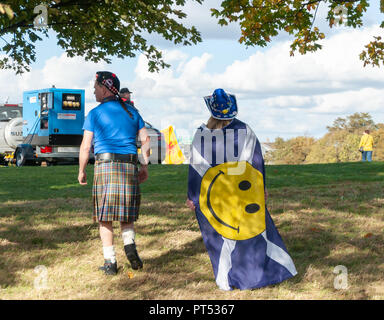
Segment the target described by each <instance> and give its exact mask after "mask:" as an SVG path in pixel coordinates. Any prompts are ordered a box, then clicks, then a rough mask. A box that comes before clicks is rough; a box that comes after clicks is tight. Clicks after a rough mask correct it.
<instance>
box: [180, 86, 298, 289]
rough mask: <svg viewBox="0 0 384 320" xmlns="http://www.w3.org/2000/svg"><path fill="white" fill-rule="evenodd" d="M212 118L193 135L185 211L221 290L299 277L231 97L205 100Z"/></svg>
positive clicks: (255, 147) (256, 146) (218, 93)
mask: <svg viewBox="0 0 384 320" xmlns="http://www.w3.org/2000/svg"><path fill="white" fill-rule="evenodd" d="M204 100H205V103H206V105H207V107H208V109H209V111H210V113H211V115H212V116H211V117H210V118H209V119H208V122H207V124H206V125H205V124H202V125H201V126H200V127H199V128H198V129H197V131H196V133H195V136H194V138H193V142H192V154H191V160H190V166H189V175H188V198H187V200H186V205H187V206H188V207H189V208H190V209H191V210H194V211H195V214H196V218H197V220H198V223H199V227H200V231H201V233H202V237H203V240H204V244H205V246H206V248H207V251H208V254H209V257H210V259H211V263H212V267H213V272H214V275H215V279H216V283H217V285H218V287H219V288H220V289H222V290H233V289H234V288H238V289H241V290H244V289H253V288H259V287H264V286H268V285H272V284H276V283H279V282H282V281H284V280H286V279H289V278H291V277H293V276H294V275H296V274H297V271H296V268H295V265H294V263H293V261H292V259H291V257H290V255H289V253H288V251H287V249H286V248H285V245H284V243H283V241H282V239H281V237H280V235H279V233H278V231H277V229H276V227H275V225H274V223H273V221H272V218H271V216H270V214H269V212H268V210H267V207H266V204H265V203H266V189H265V170H264V159H263V156H262V153H261V147H260V142H259V140H258V139H257V137H256V135H255V134H254V132H253V131H252V129H251V128H250V126H249V125H247V124H246V123H244V122H242V121H240V120H238V119H236V115H237V102H236V98H235V96H234V95H232V94H227V93H226V92H225V91H224V90H223V89H216V90H215V91H214V92H213V94H212V95H211V96H207V97H204Z"/></svg>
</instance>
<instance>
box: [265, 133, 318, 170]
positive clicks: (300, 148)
mask: <svg viewBox="0 0 384 320" xmlns="http://www.w3.org/2000/svg"><path fill="white" fill-rule="evenodd" d="M314 141H315V139H314V138H312V137H296V138H292V139H289V140H287V141H284V139H282V138H276V140H275V143H274V151H272V152H271V154H270V156H269V157H270V158H268V159H266V161H267V162H271V161H272V162H273V163H274V164H299V163H303V162H304V161H305V159H306V157H307V155H308V153H309V152H310V150H311V145H312V144H313V143H314Z"/></svg>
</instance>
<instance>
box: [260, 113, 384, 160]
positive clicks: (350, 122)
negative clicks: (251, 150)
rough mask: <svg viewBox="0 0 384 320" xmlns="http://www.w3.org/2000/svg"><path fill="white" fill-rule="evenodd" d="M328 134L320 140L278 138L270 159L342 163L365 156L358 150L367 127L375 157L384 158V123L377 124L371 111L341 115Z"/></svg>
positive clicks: (329, 127)
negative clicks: (372, 141)
mask: <svg viewBox="0 0 384 320" xmlns="http://www.w3.org/2000/svg"><path fill="white" fill-rule="evenodd" d="M327 129H328V133H326V134H325V135H324V136H323V137H322V138H320V139H317V140H315V139H313V138H307V137H297V138H292V139H289V140H286V141H284V139H282V138H276V140H275V142H274V143H273V148H274V150H273V151H272V152H270V153H269V155H268V157H267V158H266V161H267V162H268V163H273V164H303V163H338V162H353V161H359V160H360V159H361V153H360V152H359V151H358V146H359V143H360V139H361V135H362V133H363V132H364V130H366V129H369V130H371V134H372V136H373V139H374V154H373V155H374V156H373V158H374V160H381V161H382V160H384V124H375V123H374V121H373V120H372V117H371V115H370V114H369V113H364V112H361V113H358V112H356V113H354V114H352V115H350V116H347V117H346V118H341V117H338V118H336V120H335V121H334V122H333V124H332V126H327Z"/></svg>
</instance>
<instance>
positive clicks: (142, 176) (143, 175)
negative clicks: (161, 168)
mask: <svg viewBox="0 0 384 320" xmlns="http://www.w3.org/2000/svg"><path fill="white" fill-rule="evenodd" d="M147 179H148V166H141V168H140V170H139V183H142V182H145V181H146V180H147Z"/></svg>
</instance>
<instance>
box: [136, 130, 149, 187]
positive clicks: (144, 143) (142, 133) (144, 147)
mask: <svg viewBox="0 0 384 320" xmlns="http://www.w3.org/2000/svg"><path fill="white" fill-rule="evenodd" d="M138 135H139V140H140V142H141V147H140V149H141V154H142V155H143V163H141V168H140V171H139V183H141V182H144V181H145V180H147V179H148V163H149V155H150V148H149V140H150V138H149V136H148V133H147V129H145V127H143V128H141V129H140V130H139V132H138Z"/></svg>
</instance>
